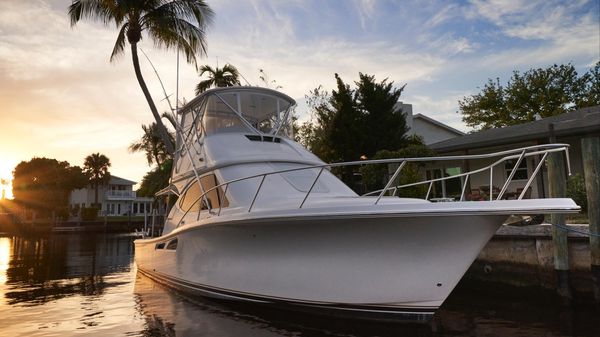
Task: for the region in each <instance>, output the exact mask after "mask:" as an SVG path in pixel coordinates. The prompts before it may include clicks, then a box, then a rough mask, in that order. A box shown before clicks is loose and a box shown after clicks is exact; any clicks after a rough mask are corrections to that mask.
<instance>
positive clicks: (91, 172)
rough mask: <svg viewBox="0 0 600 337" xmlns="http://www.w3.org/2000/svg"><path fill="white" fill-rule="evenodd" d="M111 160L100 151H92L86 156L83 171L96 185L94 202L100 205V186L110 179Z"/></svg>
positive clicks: (91, 182) (94, 185)
mask: <svg viewBox="0 0 600 337" xmlns="http://www.w3.org/2000/svg"><path fill="white" fill-rule="evenodd" d="M109 167H110V160H109V159H108V157H107V156H105V155H103V154H100V153H92V154H90V155H89V156H87V157H85V161H84V162H83V172H84V173H85V174H87V175H88V177H89V182H90V184H91V185H92V186H93V187H94V203H95V204H96V205H98V187H99V186H100V185H106V184H108V182H109V181H110V172H108V168H109Z"/></svg>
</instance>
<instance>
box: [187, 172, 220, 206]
mask: <svg viewBox="0 0 600 337" xmlns="http://www.w3.org/2000/svg"><path fill="white" fill-rule="evenodd" d="M200 182H201V183H202V187H203V189H204V191H208V190H210V189H212V188H214V187H215V186H217V185H218V181H217V178H216V177H215V175H214V174H208V175H205V176H203V177H200ZM201 191H202V189H201V188H200V185H199V184H198V183H197V182H196V180H195V179H194V182H192V184H191V185H190V186H189V188H188V189H187V191H186V192H185V193H184V194H183V196H182V197H181V201H180V203H179V207H180V208H181V209H182V210H183V211H187V210H188V209H190V208H191V209H190V211H192V212H198V210H205V209H212V208H219V207H221V206H222V207H227V206H229V202H228V201H227V198H226V197H225V195H223V190H222V189H221V187H219V188H217V189H213V190H212V191H209V192H208V193H207V194H206V200H204V199H205V198H202V200H198V199H199V198H200V196H201V195H202V193H201Z"/></svg>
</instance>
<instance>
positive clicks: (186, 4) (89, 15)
mask: <svg viewBox="0 0 600 337" xmlns="http://www.w3.org/2000/svg"><path fill="white" fill-rule="evenodd" d="M68 16H69V18H70V20H71V26H74V25H75V24H77V23H78V22H79V21H80V20H82V19H92V20H96V21H99V22H102V23H104V24H105V25H106V26H109V25H112V24H114V25H115V26H116V27H117V28H118V29H119V33H118V35H117V40H116V42H115V45H114V47H113V50H112V54H111V56H110V60H111V62H112V61H113V60H115V59H116V58H117V57H118V56H119V55H121V54H123V53H124V50H125V46H126V44H127V42H129V44H130V45H131V58H132V61H133V67H134V70H135V75H136V78H137V80H138V83H139V85H140V88H141V89H142V92H143V93H144V97H145V98H146V101H147V102H148V106H149V108H150V111H151V112H152V115H153V116H154V120H155V121H156V124H157V125H158V129H159V131H160V135H161V137H162V139H163V141H164V142H165V145H166V148H167V151H168V152H170V153H173V152H175V145H174V144H173V142H171V140H170V139H169V134H168V131H167V129H166V127H165V126H164V124H163V123H162V121H161V118H160V115H159V113H158V109H157V108H156V105H155V104H154V101H153V100H152V95H151V94H150V91H149V90H148V86H147V85H146V82H145V81H144V78H143V76H142V71H141V68H140V62H139V58H138V51H137V44H138V43H139V42H140V41H141V40H142V37H143V35H144V34H145V35H146V36H147V37H148V38H149V39H150V40H152V42H154V46H156V47H164V48H167V49H176V50H178V51H181V52H182V53H183V54H184V55H185V56H186V59H187V62H188V63H192V64H194V65H196V54H197V53H199V54H206V34H205V33H206V30H207V27H208V25H209V24H210V22H211V21H212V17H213V11H212V10H211V9H210V7H209V6H208V5H207V4H206V2H205V1H204V0H170V1H107V0H74V1H73V2H72V3H71V5H70V6H69V11H68ZM165 95H166V94H165Z"/></svg>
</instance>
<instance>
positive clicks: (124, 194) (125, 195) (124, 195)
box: [105, 190, 136, 200]
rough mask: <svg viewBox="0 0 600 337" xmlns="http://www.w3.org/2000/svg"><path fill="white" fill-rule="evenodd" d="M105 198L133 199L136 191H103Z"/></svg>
mask: <svg viewBox="0 0 600 337" xmlns="http://www.w3.org/2000/svg"><path fill="white" fill-rule="evenodd" d="M105 195H106V199H109V200H116V199H127V200H129V199H135V197H136V193H135V191H122V190H110V191H107V192H106V193H105Z"/></svg>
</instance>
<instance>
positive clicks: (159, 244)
mask: <svg viewBox="0 0 600 337" xmlns="http://www.w3.org/2000/svg"><path fill="white" fill-rule="evenodd" d="M163 248H165V243H164V242H161V243H157V244H156V248H155V249H163Z"/></svg>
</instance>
